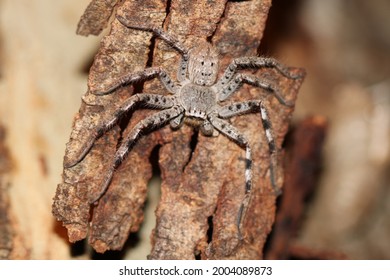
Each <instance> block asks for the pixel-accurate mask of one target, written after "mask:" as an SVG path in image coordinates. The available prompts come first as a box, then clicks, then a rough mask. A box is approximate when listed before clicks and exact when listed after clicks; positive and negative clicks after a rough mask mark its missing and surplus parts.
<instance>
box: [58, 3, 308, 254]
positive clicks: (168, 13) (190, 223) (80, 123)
mask: <svg viewBox="0 0 390 280" xmlns="http://www.w3.org/2000/svg"><path fill="white" fill-rule="evenodd" d="M168 4H170V6H169V7H167V5H168ZM270 5H271V1H270V0H267V1H265V0H263V1H261V0H253V1H243V2H237V1H234V2H228V1H226V0H214V1H210V0H201V1H187V0H172V1H168V2H166V1H153V0H148V1H140V0H139V1H135V0H132V1H123V3H122V4H121V5H120V6H119V7H118V9H117V13H118V14H120V15H122V16H123V17H125V18H126V19H128V20H129V21H131V22H133V23H135V24H136V23H137V22H139V23H143V24H144V23H145V22H147V23H148V24H150V26H158V27H160V26H162V25H163V27H164V29H165V30H167V31H168V32H169V33H171V34H172V35H174V36H176V37H177V38H178V39H180V40H181V41H182V42H183V43H184V44H185V45H186V46H188V47H191V46H192V45H194V44H197V42H198V41H199V40H209V41H211V42H213V44H214V45H216V46H217V48H218V49H219V51H220V53H221V69H220V72H221V73H222V71H223V70H224V68H225V67H226V65H227V64H228V63H229V62H230V61H231V59H232V58H234V57H239V56H248V55H252V56H253V55H256V50H257V49H258V46H259V43H260V39H261V36H262V31H263V30H264V24H265V20H266V17H267V13H268V10H269V8H270ZM134 11H136V12H134ZM154 41H155V43H154V44H151V42H154ZM153 47H154V48H153ZM152 48H153V49H152ZM149 51H152V53H153V57H149V55H150V54H149ZM178 63H179V56H178V54H177V53H176V52H175V51H173V50H172V49H171V48H169V47H168V46H167V45H166V44H165V43H164V42H161V41H160V40H159V39H152V35H151V34H150V33H148V32H139V31H132V30H128V29H126V28H124V27H123V26H122V25H120V24H119V22H118V21H116V20H114V21H113V23H112V25H111V32H110V34H109V35H107V36H106V37H105V38H104V39H103V42H102V44H101V48H100V50H99V52H98V54H97V55H96V57H95V61H94V64H93V66H92V68H91V72H90V75H89V83H88V85H89V88H90V89H99V88H107V87H108V86H109V85H110V84H111V83H112V82H113V80H114V79H115V78H116V77H119V76H120V75H121V74H124V73H128V72H134V71H139V70H142V69H144V68H145V67H146V65H147V64H148V65H150V64H151V65H153V66H161V67H163V68H164V69H166V70H167V71H168V73H169V74H170V75H171V76H172V77H175V76H176V71H177V70H176V69H177V66H178ZM291 71H293V72H295V73H298V72H299V73H302V72H301V71H302V70H300V69H291ZM256 75H259V76H261V77H263V78H265V79H267V80H268V81H271V82H272V83H273V84H275V85H277V86H278V87H279V89H280V91H281V92H282V94H283V96H284V97H285V98H286V99H287V100H295V99H296V96H297V92H298V88H299V87H300V84H301V82H302V80H295V81H291V80H288V79H286V78H284V77H281V76H280V75H279V74H278V73H277V72H276V71H272V70H261V71H257V73H256ZM132 89H133V87H131V86H129V87H124V88H123V89H120V90H117V91H116V92H115V93H113V94H110V95H106V96H94V95H92V94H90V93H89V92H87V93H86V94H85V95H84V97H83V104H82V106H81V109H80V111H79V114H78V115H77V116H76V118H75V122H74V126H73V132H72V135H71V140H70V142H69V143H68V145H67V150H66V154H65V157H66V158H68V157H72V156H74V153H75V151H77V150H78V148H80V146H81V145H82V143H83V141H84V140H85V139H86V137H87V135H88V131H89V130H90V129H91V128H92V127H94V126H95V125H96V124H97V123H98V122H99V120H101V119H102V118H104V116H105V115H108V114H111V113H112V112H113V109H114V106H112V104H120V103H121V101H123V100H124V99H125V98H126V97H128V96H129V95H130V94H131V93H132ZM140 89H143V91H144V92H149V93H160V94H163V93H165V92H166V91H165V90H164V89H163V88H162V87H161V85H160V83H159V82H156V81H148V82H145V84H143V85H142V86H141V87H138V90H140ZM264 96H265V94H264V93H262V92H261V91H260V90H259V89H255V88H253V87H247V86H244V87H243V88H242V89H241V90H240V91H239V92H237V93H235V94H234V95H233V97H232V98H231V99H230V100H229V101H227V102H226V103H228V102H231V101H238V100H249V99H260V98H263V97H264ZM265 100H266V101H265V103H266V105H267V107H268V110H269V116H270V118H271V120H272V124H273V128H274V134H275V135H274V136H275V139H276V143H277V147H278V148H279V149H280V147H281V143H282V141H283V138H284V135H285V134H286V131H287V128H288V124H289V120H290V118H291V114H292V112H293V109H292V108H287V107H285V106H283V105H280V104H279V103H278V101H277V100H276V99H275V98H273V97H272V96H266V97H265ZM149 113H150V112H149V111H148V110H140V111H137V112H135V113H133V114H132V115H131V119H130V122H129V124H128V125H127V126H126V128H125V129H123V128H124V126H123V124H122V125H121V128H122V129H121V128H120V127H118V126H117V127H115V128H113V129H112V130H111V131H110V132H109V133H107V134H106V135H105V136H103V137H101V138H100V139H99V140H98V141H97V142H96V143H95V145H94V147H93V148H92V150H91V152H90V153H89V154H88V155H87V156H86V157H85V159H84V160H83V161H82V162H81V163H80V164H78V165H76V166H75V167H72V168H70V169H66V170H64V175H63V183H61V184H60V185H59V186H58V189H57V194H56V198H55V201H54V204H53V213H54V214H55V216H56V217H57V219H59V220H60V221H62V222H63V224H64V225H65V226H66V227H67V228H68V233H69V237H70V240H71V241H76V240H80V239H83V238H85V237H86V233H87V229H88V223H89V221H90V222H91V225H90V233H89V242H90V243H91V244H92V246H93V247H94V248H95V249H96V250H97V251H99V252H104V251H105V250H109V249H121V248H122V246H123V244H124V242H125V241H126V238H127V236H128V234H129V232H130V231H136V230H137V229H138V227H139V225H140V223H141V222H142V219H143V214H142V206H143V203H144V201H145V195H146V184H147V181H148V179H149V177H150V176H151V171H150V163H149V155H150V152H151V151H152V149H153V147H155V146H156V145H161V149H160V155H159V163H160V168H161V172H162V179H163V182H162V187H161V193H162V195H161V200H160V203H159V205H158V208H157V210H156V218H157V225H156V228H155V230H154V232H153V234H152V243H153V248H152V252H151V254H150V256H149V258H150V259H194V258H196V257H200V258H203V259H259V258H262V248H263V245H264V243H265V239H266V237H267V235H268V233H269V231H270V229H271V227H272V224H273V222H274V218H275V199H276V195H275V193H274V192H273V190H272V187H271V185H270V179H269V172H268V169H269V151H268V144H267V142H266V140H265V139H266V138H265V135H264V130H263V128H262V124H261V118H260V115H259V114H253V115H247V116H240V117H237V118H234V119H232V120H231V122H232V124H234V125H235V126H236V127H237V128H238V129H239V130H240V131H242V133H243V134H245V135H246V136H247V137H248V139H249V141H250V144H251V146H252V150H253V159H254V164H253V172H254V182H253V189H252V199H251V202H250V205H249V208H248V211H247V215H246V216H245V220H244V222H243V225H244V226H243V232H242V233H243V236H244V239H243V240H239V239H238V233H237V227H236V221H237V213H238V210H239V207H240V204H241V201H242V198H243V195H244V182H245V180H244V170H245V164H244V160H243V159H244V153H245V152H244V150H243V149H242V148H240V147H238V146H237V145H236V144H234V143H232V142H231V141H229V140H228V139H226V138H225V137H224V136H222V135H220V136H218V137H204V136H202V135H200V134H199V136H198V137H197V141H196V143H195V144H196V145H195V147H191V146H190V142H191V138H192V137H193V135H194V133H197V132H194V130H193V129H192V128H190V127H187V126H184V127H182V128H181V129H180V130H178V131H172V130H171V129H170V128H169V127H165V128H163V129H160V130H158V131H156V132H153V133H151V134H148V135H145V136H144V137H142V139H141V140H140V141H139V143H138V144H137V145H136V146H135V147H134V148H133V150H132V151H131V152H130V154H129V156H128V158H127V159H126V160H125V162H123V163H122V164H121V166H120V167H119V169H118V170H117V171H116V174H115V176H114V178H113V181H112V184H111V185H110V187H109V189H108V191H107V192H106V193H105V194H104V195H103V197H102V198H101V199H100V201H99V202H98V204H97V206H93V208H94V209H93V212H92V213H93V215H92V217H90V216H89V213H90V205H89V204H90V201H91V200H92V198H93V197H95V196H96V194H97V193H99V191H100V190H99V187H100V184H99V182H101V181H102V178H103V177H104V171H105V170H106V169H107V163H110V162H112V157H113V154H114V151H115V148H116V146H117V143H118V140H120V138H121V135H122V134H123V135H125V134H126V133H128V131H129V129H131V127H132V126H133V125H134V124H135V123H136V122H137V121H139V120H140V119H142V118H144V117H145V116H146V115H148V114H149ZM192 149H193V150H192ZM281 156H282V153H280V154H279V157H280V158H281ZM282 182H283V178H282V171H279V172H278V184H279V185H282ZM211 225H212V230H211V229H209V226H211ZM208 234H209V235H211V236H208Z"/></svg>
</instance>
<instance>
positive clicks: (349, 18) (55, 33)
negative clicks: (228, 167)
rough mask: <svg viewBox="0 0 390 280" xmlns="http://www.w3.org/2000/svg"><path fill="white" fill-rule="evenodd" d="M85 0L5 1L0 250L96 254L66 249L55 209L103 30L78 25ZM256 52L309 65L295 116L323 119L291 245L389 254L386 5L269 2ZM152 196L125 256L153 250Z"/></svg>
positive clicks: (389, 28)
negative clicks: (316, 172)
mask: <svg viewBox="0 0 390 280" xmlns="http://www.w3.org/2000/svg"><path fill="white" fill-rule="evenodd" d="M88 4H89V0H79V1H66V0H57V1H49V0H35V1H28V0H18V1H15V0H0V237H1V238H0V256H6V255H7V254H8V257H11V258H22V259H25V258H27V259H69V258H89V256H88V255H87V254H78V253H77V252H75V249H74V248H75V247H70V246H69V244H68V243H67V237H66V231H65V230H64V229H63V228H62V226H61V225H59V224H57V223H56V222H55V221H54V219H53V217H52V214H51V204H52V198H53V196H54V193H55V189H56V186H57V184H58V183H59V182H60V181H61V173H62V159H63V155H64V151H65V144H66V142H67V141H68V140H69V135H70V131H71V125H72V120H73V117H74V115H75V113H76V112H77V111H78V109H79V107H80V103H81V96H82V94H83V93H84V92H85V91H86V90H87V75H88V69H89V67H90V65H91V63H92V61H93V57H94V54H95V53H96V52H97V49H98V48H99V41H100V39H101V37H102V35H101V36H99V37H93V36H89V37H88V38H86V37H81V36H77V35H76V34H75V30H76V27H77V23H78V21H79V18H80V16H81V15H82V13H83V12H84V10H85V8H86V7H87V5H88ZM259 53H260V54H262V55H267V56H274V57H276V58H277V59H279V60H280V61H282V62H283V63H285V64H287V65H291V66H299V67H304V68H305V69H306V70H307V73H308V75H307V78H306V80H305V82H304V85H303V87H302V89H301V91H300V95H299V98H298V103H297V107H296V111H295V115H294V119H293V124H299V122H300V121H302V120H303V119H305V118H306V117H308V116H313V115H316V116H322V117H324V118H325V119H326V120H327V123H328V129H327V133H326V138H325V144H324V147H323V150H322V154H323V162H322V163H321V173H320V177H319V180H318V185H317V186H316V187H315V189H314V191H313V193H312V195H311V196H310V199H309V200H308V201H306V204H305V211H304V216H303V217H302V220H301V225H300V228H299V231H298V232H297V233H296V235H295V236H294V242H295V243H296V244H300V245H301V246H305V247H306V248H313V250H319V251H321V250H325V251H332V252H337V253H340V254H343V255H345V256H346V257H347V258H351V259H390V203H389V199H390V188H389V185H390V172H389V171H390V168H389V166H390V161H389V155H390V148H389V145H390V139H389V138H390V2H389V1H387V0H371V1H365V0H353V1H352V0H328V1H321V0H290V1H283V0H273V6H272V8H271V12H270V14H269V19H268V22H267V26H266V31H265V34H264V38H263V41H262V44H261V48H260V50H259ZM153 180H154V182H155V183H157V184H158V178H157V179H153ZM156 188H157V187H154V189H156ZM153 193H154V196H152V194H151V195H150V196H149V199H148V200H149V206H150V207H148V208H149V210H148V212H147V216H146V218H145V220H146V221H150V223H146V224H145V226H144V227H143V228H142V232H141V234H140V235H139V241H140V242H138V243H140V244H141V246H140V247H139V246H138V247H136V248H131V250H128V253H126V254H125V255H123V257H125V258H135V259H141V258H145V257H146V255H147V254H148V252H149V248H150V247H149V246H150V245H149V235H150V231H151V229H152V228H153V221H154V213H153V211H154V209H155V203H156V202H157V200H158V192H157V194H156V192H153ZM7 207H8V209H9V211H8V210H7V213H8V214H7V215H4V213H5V212H4V211H6V209H7ZM9 236H12V239H13V240H14V242H13V244H12V245H10V244H9V242H8V243H7V242H6V241H4V240H8V239H7V237H9ZM1 242H2V243H1ZM142 244H143V245H142ZM10 247H13V249H12V250H11V249H10Z"/></svg>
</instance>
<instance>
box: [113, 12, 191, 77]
mask: <svg viewBox="0 0 390 280" xmlns="http://www.w3.org/2000/svg"><path fill="white" fill-rule="evenodd" d="M116 18H117V19H118V21H119V22H120V23H121V24H123V25H124V26H125V27H127V28H130V29H134V30H141V31H148V32H152V33H153V35H154V36H156V37H158V38H160V39H161V40H163V41H165V42H166V43H167V44H168V45H169V46H171V47H172V48H173V49H175V50H176V51H177V52H179V54H180V55H181V57H182V59H181V62H180V65H179V69H178V72H177V79H178V81H180V82H182V81H184V80H185V79H186V74H187V67H188V60H189V52H188V49H187V48H186V47H185V46H184V45H183V44H182V43H181V42H180V41H178V40H177V39H176V38H174V37H173V36H172V35H170V34H168V33H166V32H164V31H163V30H162V29H161V28H156V27H150V26H145V25H142V24H137V25H132V24H131V23H129V22H128V21H127V20H126V19H125V18H124V17H122V16H119V15H117V16H116Z"/></svg>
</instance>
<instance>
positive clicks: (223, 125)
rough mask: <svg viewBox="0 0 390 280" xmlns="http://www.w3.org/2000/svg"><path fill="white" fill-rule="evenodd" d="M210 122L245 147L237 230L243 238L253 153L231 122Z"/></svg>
mask: <svg viewBox="0 0 390 280" xmlns="http://www.w3.org/2000/svg"><path fill="white" fill-rule="evenodd" d="M209 121H210V123H211V124H212V125H213V126H214V127H215V128H216V129H217V130H218V131H219V132H221V133H222V134H223V135H225V136H226V137H227V138H229V139H230V140H232V141H233V142H235V143H237V144H238V145H239V146H240V147H245V196H244V199H243V200H242V203H241V206H240V210H239V213H238V217H237V228H238V233H239V237H240V238H241V231H240V227H241V222H242V220H243V217H244V215H245V210H246V207H247V205H248V203H249V199H250V192H251V189H252V151H251V148H250V146H249V142H248V139H247V138H246V137H245V136H244V135H243V134H241V133H240V132H239V131H238V130H237V129H236V128H235V127H234V126H232V125H231V124H230V123H229V122H227V121H226V120H223V119H220V118H218V117H217V116H210V117H209Z"/></svg>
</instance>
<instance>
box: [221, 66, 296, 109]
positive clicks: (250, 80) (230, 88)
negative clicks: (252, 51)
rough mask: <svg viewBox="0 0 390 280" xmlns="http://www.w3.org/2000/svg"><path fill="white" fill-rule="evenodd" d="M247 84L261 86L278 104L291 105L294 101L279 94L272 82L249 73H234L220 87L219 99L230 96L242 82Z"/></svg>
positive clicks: (222, 99)
mask: <svg viewBox="0 0 390 280" xmlns="http://www.w3.org/2000/svg"><path fill="white" fill-rule="evenodd" d="M244 83H245V84H249V85H252V86H255V87H259V88H262V89H264V90H266V91H268V92H270V93H271V94H273V95H274V96H275V97H276V99H277V100H278V101H279V103H280V104H282V105H285V106H288V107H291V106H293V105H294V103H292V102H289V101H286V100H285V99H284V97H283V96H282V95H281V94H280V92H279V90H278V89H277V88H276V87H274V86H273V85H272V84H270V83H268V82H265V81H262V80H261V79H259V78H258V77H256V76H254V75H249V74H241V73H240V74H236V75H235V77H234V78H233V79H231V80H230V82H229V83H228V84H227V85H225V86H224V87H222V89H221V90H220V91H219V92H218V95H219V96H218V99H219V101H224V100H226V99H227V98H229V97H230V95H232V94H233V93H234V92H236V91H237V90H238V89H239V88H240V87H241V86H242V85H243V84H244Z"/></svg>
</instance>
